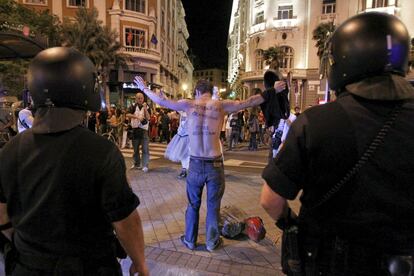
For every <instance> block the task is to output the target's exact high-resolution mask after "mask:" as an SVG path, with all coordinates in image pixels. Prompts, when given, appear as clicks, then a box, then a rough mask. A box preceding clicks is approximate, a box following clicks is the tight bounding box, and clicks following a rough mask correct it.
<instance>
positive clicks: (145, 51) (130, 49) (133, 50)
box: [122, 46, 160, 57]
mask: <svg viewBox="0 0 414 276" xmlns="http://www.w3.org/2000/svg"><path fill="white" fill-rule="evenodd" d="M122 50H123V51H124V52H128V53H140V54H147V55H154V56H157V57H159V56H160V53H159V52H157V51H156V50H153V49H148V48H140V47H130V46H126V47H122Z"/></svg>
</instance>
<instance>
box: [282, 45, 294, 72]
mask: <svg viewBox="0 0 414 276" xmlns="http://www.w3.org/2000/svg"><path fill="white" fill-rule="evenodd" d="M281 48H282V50H283V53H284V57H283V60H282V64H280V68H283V69H291V68H293V64H294V63H293V48H292V47H289V46H282V47H281Z"/></svg>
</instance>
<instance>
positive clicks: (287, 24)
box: [273, 17, 298, 29]
mask: <svg viewBox="0 0 414 276" xmlns="http://www.w3.org/2000/svg"><path fill="white" fill-rule="evenodd" d="M297 26H298V19H297V18H296V17H295V18H290V19H278V18H273V28H275V29H290V28H295V27H297Z"/></svg>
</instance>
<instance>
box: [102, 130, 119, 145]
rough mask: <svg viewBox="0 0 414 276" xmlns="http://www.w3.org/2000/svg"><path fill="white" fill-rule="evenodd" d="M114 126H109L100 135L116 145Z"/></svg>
mask: <svg viewBox="0 0 414 276" xmlns="http://www.w3.org/2000/svg"><path fill="white" fill-rule="evenodd" d="M114 131H115V130H114V128H113V127H109V131H108V132H105V133H103V134H102V137H104V138H106V139H107V140H109V141H111V142H112V143H114V144H115V145H118V138H117V136H116V135H115V133H114Z"/></svg>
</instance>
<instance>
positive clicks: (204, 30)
mask: <svg viewBox="0 0 414 276" xmlns="http://www.w3.org/2000/svg"><path fill="white" fill-rule="evenodd" d="M182 2H183V6H184V9H185V13H186V16H185V21H186V22H187V28H188V32H189V33H190V37H189V39H188V44H189V45H188V46H189V51H188V53H189V54H193V55H195V56H196V59H195V61H194V64H193V65H194V67H195V68H194V69H196V70H198V69H206V68H213V67H218V68H222V69H227V56H228V55H227V37H228V31H229V23H230V14H231V8H232V4H233V1H232V0H182Z"/></svg>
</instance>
